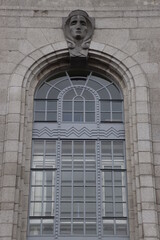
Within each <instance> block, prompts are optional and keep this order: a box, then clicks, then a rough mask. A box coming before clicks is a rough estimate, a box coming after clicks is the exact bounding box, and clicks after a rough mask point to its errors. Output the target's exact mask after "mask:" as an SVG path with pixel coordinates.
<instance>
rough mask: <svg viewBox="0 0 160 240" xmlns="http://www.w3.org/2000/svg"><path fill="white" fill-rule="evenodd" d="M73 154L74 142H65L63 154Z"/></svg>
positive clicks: (63, 143)
mask: <svg viewBox="0 0 160 240" xmlns="http://www.w3.org/2000/svg"><path fill="white" fill-rule="evenodd" d="M71 153H72V142H71V141H63V142H62V154H71Z"/></svg>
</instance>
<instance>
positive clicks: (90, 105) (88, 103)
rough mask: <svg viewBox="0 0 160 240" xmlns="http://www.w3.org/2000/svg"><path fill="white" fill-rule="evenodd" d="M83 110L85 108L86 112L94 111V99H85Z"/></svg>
mask: <svg viewBox="0 0 160 240" xmlns="http://www.w3.org/2000/svg"><path fill="white" fill-rule="evenodd" d="M85 110H86V112H94V111H95V101H86V102H85Z"/></svg>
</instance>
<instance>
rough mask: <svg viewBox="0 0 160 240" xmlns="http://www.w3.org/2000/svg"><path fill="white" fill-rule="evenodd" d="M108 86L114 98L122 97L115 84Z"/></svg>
mask: <svg viewBox="0 0 160 240" xmlns="http://www.w3.org/2000/svg"><path fill="white" fill-rule="evenodd" d="M107 88H108V90H109V91H110V94H111V96H112V99H121V95H120V92H119V90H118V88H117V87H116V86H115V85H113V84H112V85H110V86H108V87H107Z"/></svg>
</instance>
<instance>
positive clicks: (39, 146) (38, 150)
mask: <svg viewBox="0 0 160 240" xmlns="http://www.w3.org/2000/svg"><path fill="white" fill-rule="evenodd" d="M43 151H44V141H36V140H35V141H34V144H33V153H34V154H36V155H41V154H42V155H43Z"/></svg>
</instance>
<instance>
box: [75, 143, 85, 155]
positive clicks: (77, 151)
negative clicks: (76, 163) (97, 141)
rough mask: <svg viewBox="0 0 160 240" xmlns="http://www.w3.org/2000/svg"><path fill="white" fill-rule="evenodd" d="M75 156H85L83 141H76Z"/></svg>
mask: <svg viewBox="0 0 160 240" xmlns="http://www.w3.org/2000/svg"><path fill="white" fill-rule="evenodd" d="M74 154H81V155H83V141H74Z"/></svg>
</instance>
